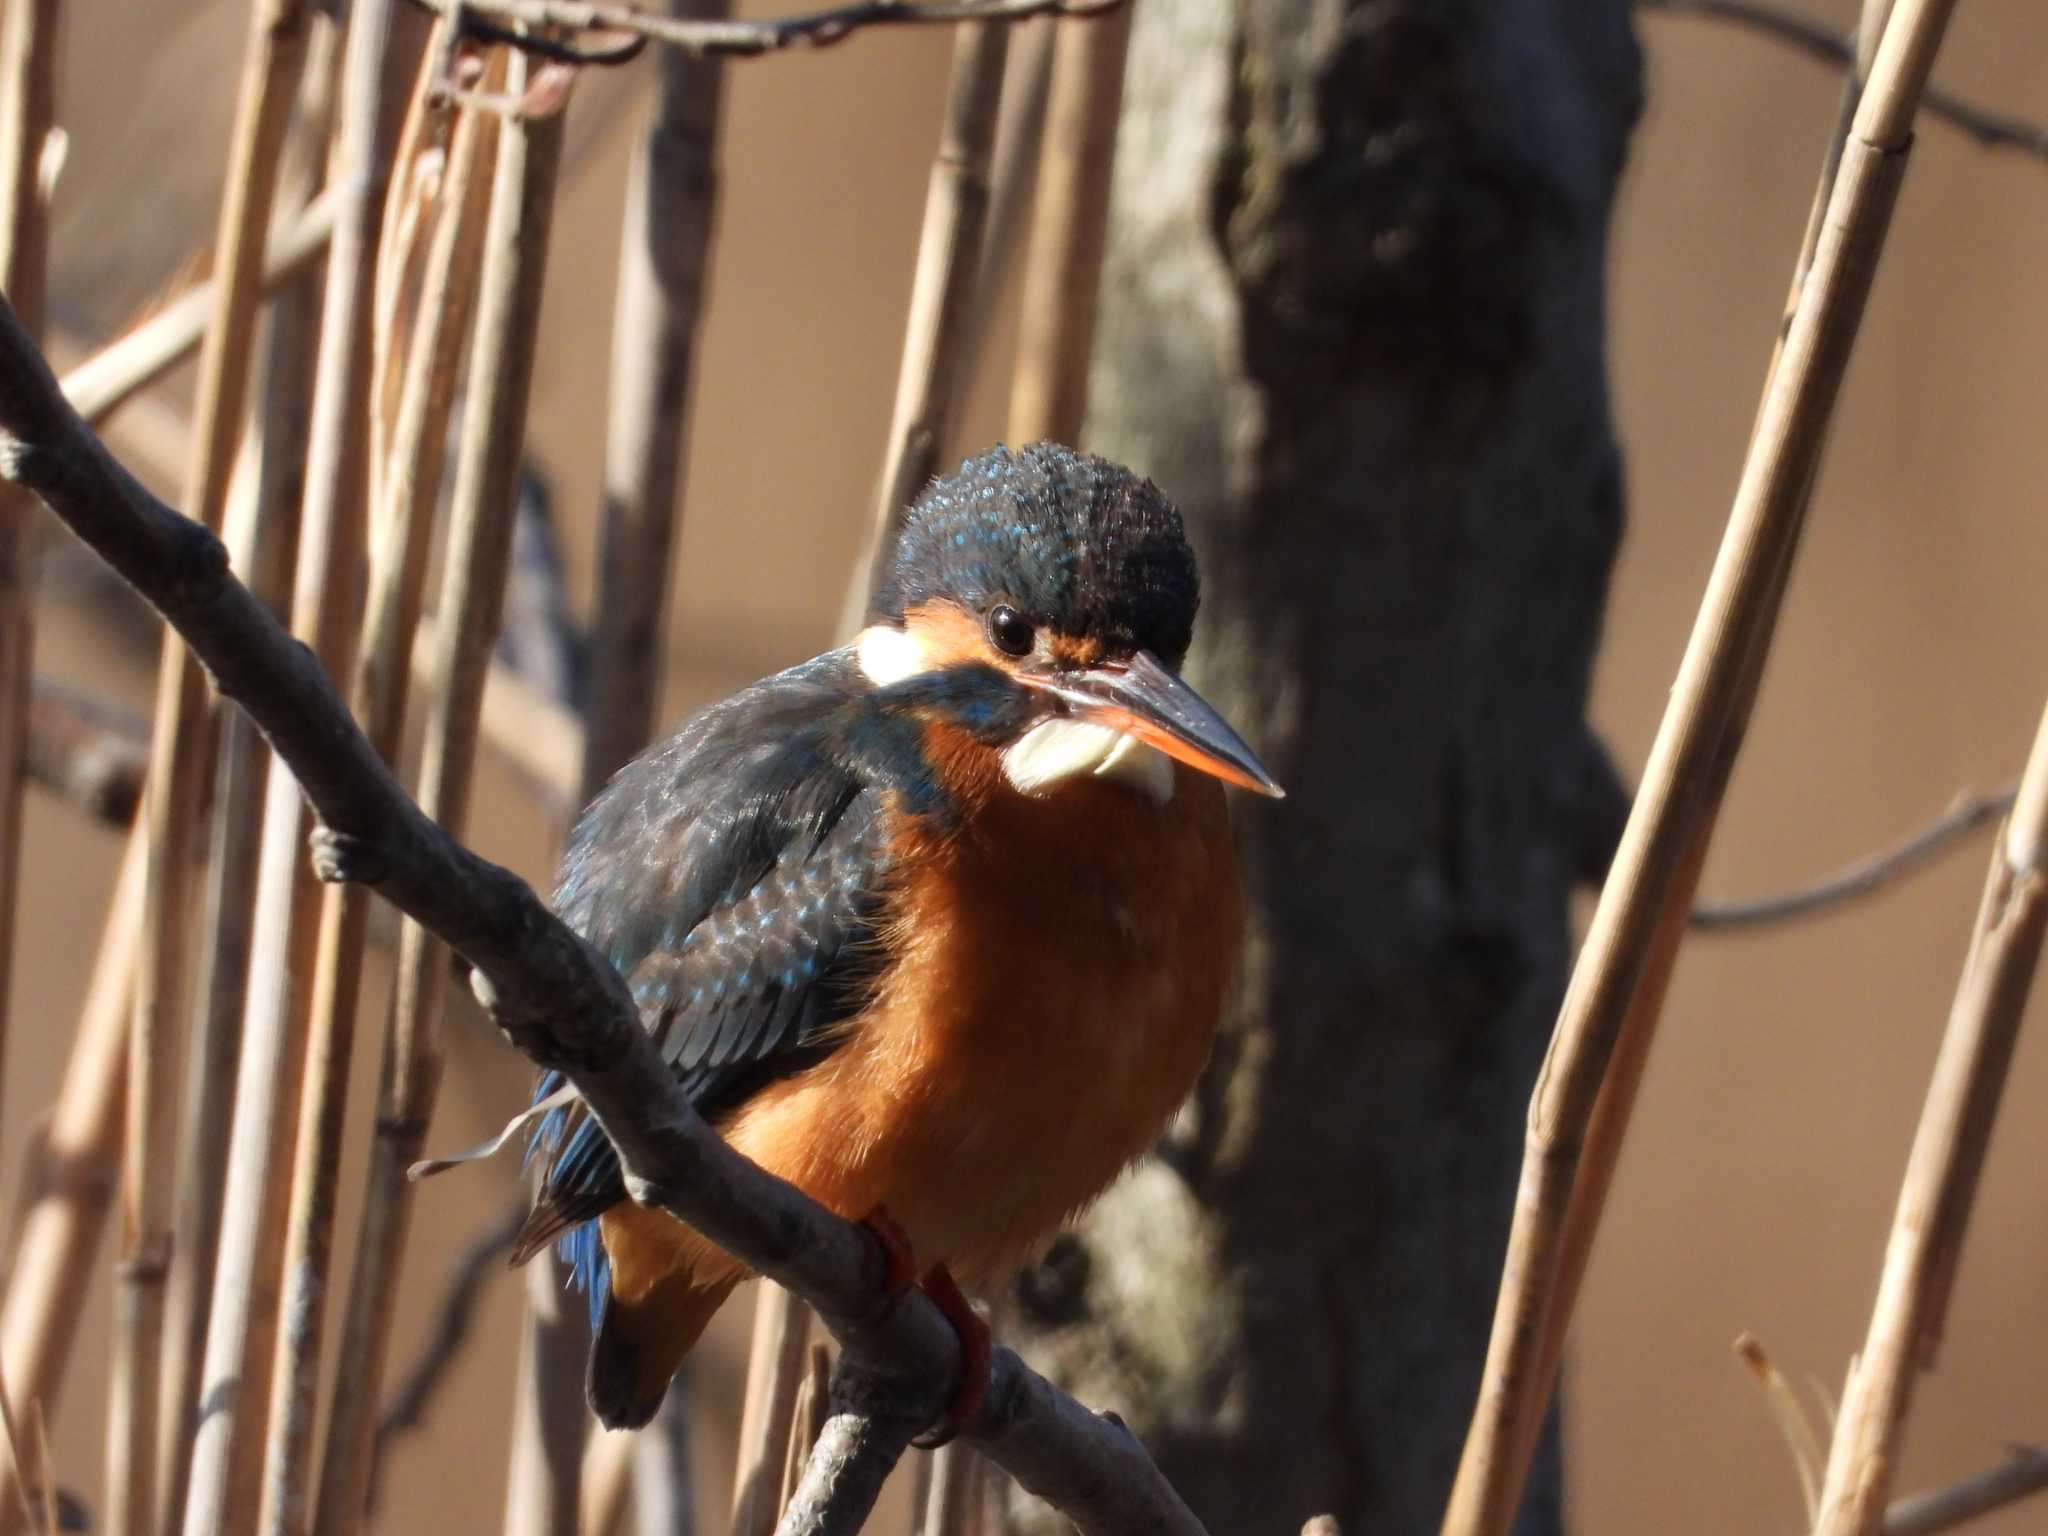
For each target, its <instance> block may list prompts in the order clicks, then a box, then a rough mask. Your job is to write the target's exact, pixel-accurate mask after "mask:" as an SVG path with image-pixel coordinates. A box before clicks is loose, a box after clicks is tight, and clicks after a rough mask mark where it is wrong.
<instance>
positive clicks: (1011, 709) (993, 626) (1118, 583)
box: [856, 443, 1281, 800]
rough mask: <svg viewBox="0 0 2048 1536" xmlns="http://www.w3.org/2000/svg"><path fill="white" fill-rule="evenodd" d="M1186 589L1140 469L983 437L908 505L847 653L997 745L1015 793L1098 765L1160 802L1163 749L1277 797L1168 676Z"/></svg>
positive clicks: (1186, 631) (1041, 789) (1190, 562)
mask: <svg viewBox="0 0 2048 1536" xmlns="http://www.w3.org/2000/svg"><path fill="white" fill-rule="evenodd" d="M1198 597H1199V593H1198V586H1197V581H1196V577H1195V556H1194V551H1193V550H1192V549H1191V548H1189V546H1188V541H1187V534H1186V532H1185V530H1184V529H1183V528H1182V526H1181V518H1180V513H1179V512H1178V511H1177V510H1175V508H1174V506H1173V503H1172V502H1170V501H1168V500H1167V499H1166V497H1165V496H1163V495H1162V494H1161V493H1160V491H1159V488H1158V487H1157V486H1155V485H1153V484H1152V482H1151V481H1150V480H1145V479H1141V478H1139V477H1138V476H1136V475H1134V474H1132V473H1131V472H1130V471H1129V470H1127V469H1125V468H1124V467H1123V466H1121V465H1119V464H1113V463H1111V462H1110V461H1109V460H1107V459H1101V458H1096V457H1095V456H1093V455H1091V454H1085V453H1077V452H1076V451H1074V450H1073V449H1071V448H1063V447H1060V446H1059V445H1057V444H1054V443H1038V444H1034V445H1033V446H1031V447H1029V448H1025V449H1022V450H1019V451H1016V452H1012V451H1010V450H1008V449H1005V448H1000V447H998V448H995V449H993V450H991V451H990V452H988V453H985V454H982V455H981V456H980V457H979V458H974V459H969V460H968V461H967V462H966V463H965V464H963V465H961V466H960V468H959V470H958V471H957V472H956V473H954V474H953V475H951V476H948V477H947V478H946V479H943V480H940V481H938V482H937V483H935V484H934V485H933V486H932V487H931V488H930V489H929V490H927V491H926V492H925V493H924V495H923V496H922V497H920V498H919V499H918V501H917V504H916V505H915V506H913V507H912V508H911V510H910V515H909V518H908V520H907V521H906V522H905V524H904V527H903V531H902V533H901V535H900V536H899V538H898V540H897V544H896V548H895V552H894V557H893V559H892V560H891V562H890V564H889V567H888V569H887V571H885V572H884V573H883V575H882V576H881V578H880V580H879V581H878V582H877V584H876V588H875V592H874V595H873V597H872V599H871V600H870V603H869V608H868V624H867V627H866V628H865V629H863V630H862V631H861V634H860V638H859V640H858V642H857V645H856V654H857V656H858V657H859V661H860V666H861V670H862V672H863V673H864V674H865V676H866V677H867V680H868V681H869V682H870V683H871V684H873V685H874V686H876V687H877V688H890V689H901V690H908V691H910V692H913V693H914V694H915V695H916V696H917V698H918V699H919V703H920V708H922V709H924V710H926V711H929V712H931V713H934V714H937V715H939V716H940V717H941V718H943V719H946V720H948V721H949V722H950V723H952V724H955V725H957V726H958V727H959V728H961V729H962V730H965V731H967V732H969V733H970V734H972V735H974V736H975V737H976V738H977V739H978V740H980V741H982V742H984V743H985V744H986V745H988V746H991V747H994V748H996V749H999V750H1000V751H1001V753H1002V763H1003V772H1004V775H1005V776H1006V777H1007V778H1008V779H1009V781H1010V783H1011V784H1012V785H1014V786H1015V787H1016V788H1017V789H1019V790H1021V791H1023V792H1024V793H1026V794H1044V793H1048V792H1050V791H1051V790H1052V789H1054V788H1055V787H1057V786H1058V785H1060V784H1061V783H1063V782H1066V781H1068V780H1070V779H1074V778H1077V777H1083V776H1100V777H1106V778H1111V779H1116V780H1121V781H1123V782H1126V783H1130V784H1134V785H1136V786H1138V787H1140V788H1143V789H1145V790H1148V791H1149V792H1151V793H1152V794H1153V795H1154V796H1155V798H1157V799H1160V800H1165V799H1167V798H1169V797H1170V796H1171V794H1172V792H1173V772H1172V765H1171V764H1170V763H1169V762H1168V761H1167V759H1168V758H1177V759H1179V760H1180V761H1181V762H1184V763H1187V764H1189V765H1190V766H1192V767H1194V768H1197V769H1199V770H1201V771H1202V772H1204V773H1208V774H1212V775H1214V776H1215V777H1217V778H1219V779H1222V780H1224V781H1225V782H1227V783H1231V784H1236V785H1239V786H1240V787H1242V788H1245V789H1250V790H1254V791H1256V792H1258V793H1260V794H1264V795H1272V796H1276V797H1277V796H1278V795H1279V794H1280V793H1281V790H1280V786H1279V785H1278V784H1277V783H1275V782H1274V780H1273V776H1272V775H1271V774H1269V773H1268V772H1267V771H1266V769H1265V768H1264V766H1263V765H1261V764H1260V762H1259V760H1258V758H1257V757H1256V756H1255V755H1254V754H1253V752H1252V750H1251V748H1250V747H1248V746H1246V745H1245V744H1244V742H1243V741H1242V740H1240V739H1239V737H1238V735H1237V733H1236V732H1235V731H1233V730H1232V729H1231V728H1230V726H1229V725H1228V724H1226V723H1225V721H1224V720H1223V718H1222V717H1221V716H1220V715H1218V714H1217V713H1216V712H1215V711H1214V710H1213V709H1211V708H1210V707H1209V706H1208V705H1207V704H1205V703H1204V702H1203V701H1202V699H1201V698H1200V696H1199V695H1197V694H1196V693H1195V691H1194V690H1193V689H1192V688H1190V687H1188V685H1187V684H1186V683H1184V682H1182V681H1181V680H1180V676H1179V670H1180V664H1181V662H1182V660H1183V659H1184V658H1185V657H1186V655H1187V649H1188V642H1189V640H1190V639H1191V638H1192V636H1193V633H1194V624H1195V608H1196V604H1197V601H1198Z"/></svg>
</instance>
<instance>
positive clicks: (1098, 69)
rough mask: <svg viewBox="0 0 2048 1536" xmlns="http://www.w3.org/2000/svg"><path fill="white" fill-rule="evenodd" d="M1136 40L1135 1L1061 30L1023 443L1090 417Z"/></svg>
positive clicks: (1055, 437)
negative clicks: (1112, 191)
mask: <svg viewBox="0 0 2048 1536" xmlns="http://www.w3.org/2000/svg"><path fill="white" fill-rule="evenodd" d="M1130 41H1131V13H1130V11H1129V10H1128V9H1125V10H1121V11H1117V12H1115V13H1113V14H1112V15H1110V16H1108V17H1106V18H1105V19H1104V20H1103V21H1102V23H1101V24H1100V25H1097V26H1091V27H1073V26H1062V27H1060V28H1058V29H1057V31H1056V32H1055V35H1054V42H1053V62H1052V86H1051V91H1050V95H1049V97H1048V100H1047V103H1046V121H1045V147H1044V150H1043V152H1042V156H1041V159H1040V162H1039V167H1038V202H1037V208H1036V211H1035V212H1034V213H1033V215H1032V219H1031V242H1030V245H1029V246H1028V248H1027V249H1026V252H1025V257H1024V297H1023V311H1022V313H1021V315H1020V316H1019V319H1018V324H1017V364H1016V375H1015V381H1014V383H1013V384H1012V386H1011V393H1010V430H1009V437H1010V441H1011V442H1013V443H1035V442H1038V441H1040V440H1041V439H1050V440H1052V441H1054V442H1061V443H1077V442H1079V441H1080V438H1081V429H1082V425H1083V423H1084V422H1085V421H1086V419H1087V415H1088V367H1089V362H1090V360H1091V358H1092V356H1093V354H1094V349H1095V315H1096V309H1097V305H1098V302H1099V300H1100V297H1101V289H1102V254H1103V251H1104V249H1105V247H1106V243H1107V239H1108V232H1109V185H1110V172H1111V171H1112V169H1113V168H1114V164H1115V159H1116V130H1117V117H1118V111H1119V108H1120V107H1121V105H1122V103H1123V91H1124V64H1125V60H1126V58H1127V56H1128V55H1129V52H1130Z"/></svg>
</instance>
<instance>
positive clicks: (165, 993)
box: [107, 0, 310, 1536]
mask: <svg viewBox="0 0 2048 1536" xmlns="http://www.w3.org/2000/svg"><path fill="white" fill-rule="evenodd" d="M309 26H310V22H309V20H308V17H307V15H306V13H305V11H304V10H303V9H302V7H301V6H300V5H298V4H296V3H294V0H263V3H262V4H260V5H259V7H258V8H257V11H256V13H255V15H254V17H253V19H252V24H251V28H250V38H249V44H248V50H247V54H246V57H245V60H244V64H243V75H242V87H241V95H240V99H239V102H238V105H237V109H236V123H235V129H234V134H233V138H232V140H231V143H230V149H229V161H228V170H227V181H226V191H225V195H224V197H223V199H222V205H221V220H220V233H219V236H218V238H217V240H216V242H215V250H216V256H215V260H216V265H217V270H218V273H219V277H218V280H217V281H216V282H215V283H214V285H213V288H214V308H213V315H212V318H211V320H210V322H209V324H208V328H207V334H206V339H205V342H204V344H203V345H202V347H201V351H200V360H199V382H198V391H197V398H196V402H195V406H194V413H193V432H192V458H191V461H190V463H189V465H188V468H187V474H186V482H185V499H186V504H187V505H188V506H189V507H190V508H191V509H192V516H193V517H194V518H195V519H196V520H198V521H200V522H203V523H204V524H206V526H207V527H209V528H214V529H218V528H219V527H220V524H221V517H222V513H223V511H224V509H225V507H226V503H227V493H228V483H229V478H230V475H231V472H232V470H233V466H234V459H235V440H236V437H237V435H238V434H239V433H240V431H241V427H242V419H243V408H244V405H245V403H246V400H247V395H248V385H249V376H250V344H251V341H252V340H253V337H254V334H255V324H256V309H257V305H258V303H259V301H260V299H261V297H262V294H261V286H260V279H261V275H262V262H263V246H264V239H265V234H266V231H267V230H268V228H269V223H270V210H271V205H272V202H273V200H274V197H275V193H276V185H277V168H278V163H279V160H280V158H281V155H282V152H283V148H284V135H285V128H286V125H287V123H288V121H289V116H290V112H291V106H292V102H293V99H294V97H295V95H296V93H297V88H298V78H299V73H300V70H301V69H302V68H303V66H304V61H305V49H306V36H307V32H308V29H309ZM210 724H211V721H210V717H209V701H208V696H207V687H206V679H205V676H204V674H203V673H202V672H201V670H200V668H199V665H198V663H197V661H196V660H195V659H194V658H193V657H192V656H191V655H190V654H189V653H188V652H187V651H186V649H185V647H184V645H183V644H182V643H181V642H180V641H179V640H178V639H177V637H176V636H174V635H167V636H165V639H164V644H163V652H162V656H161V659H160V661H159V668H158V679H157V704H156V719H155V724H154V726H153V728H152V732H151V737H150V769H149V778H148V781H147V786H146V789H145V793H144V803H143V813H142V822H141V828H142V833H143V835H144V836H145V837H146V839H147V846H148V849H149V854H148V858H149V881H148V886H147V894H146V895H145V898H144V907H143V919H142V925H141V929H140V932H139V941H140V949H139V952H138V955H137V958H136V982H135V1000H134V1022H133V1025H132V1027H131V1032H130V1038H129V1044H128V1057H129V1065H128V1112H127V1125H126V1128H125V1133H124V1134H125V1146H126V1166H125V1172H124V1179H123V1191H124V1193H123V1205H122V1252H121V1264H120V1268H119V1270H118V1271H117V1274H118V1277H119V1286H118V1290H117V1294H116V1302H115V1364H114V1389H113V1393H112V1397H111V1399H110V1405H109V1412H108V1454H107V1526H108V1529H109V1530H110V1531H113V1532H115V1533H116V1536H155V1530H156V1524H157V1508H156V1493H157V1488H156V1478H157V1463H158V1446H159V1440H160V1435H161V1430H160V1418H161V1394H162V1374H161V1372H162V1361H163V1338H164V1303H165V1282H166V1278H167V1274H168V1270H169V1265H170V1249H171V1219H172V1214H173V1209H174V1203H175V1190H176V1183H175V1151H176V1115H175V1104H176V1101H177V1088H178V1070H179V1062H180V1052H179V1045H180V1034H181V1025H182V1022H183V1021H182V1012H183V1009H184V1007H185V1003H186V998H185V991H186V987H187V984H188V980H189V977H188V974H187V967H188V959H189V956H190V953H191V951H192V948H193V946H192V942H191V932H192V927H193V923H192V913H191V898H192V879H193V871H194V865H195V863H196V859H197V853H198V847H197V841H196V839H195V837H194V836H193V830H192V829H193V827H194V826H195V824H196V823H197V822H198V819H199V817H198V809H199V803H200V799H201V796H202V793H203V789H204V782H205V777H206V773H207V770H208V767H209V764H210V756H211V754H210V751H209V746H210V741H209V737H210V732H209V729H208V728H209V726H210Z"/></svg>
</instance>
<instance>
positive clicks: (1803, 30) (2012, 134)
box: [1636, 0, 2048, 160]
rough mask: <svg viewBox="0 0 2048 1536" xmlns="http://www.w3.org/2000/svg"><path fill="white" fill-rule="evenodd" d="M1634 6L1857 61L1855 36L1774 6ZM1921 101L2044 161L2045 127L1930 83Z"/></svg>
mask: <svg viewBox="0 0 2048 1536" xmlns="http://www.w3.org/2000/svg"><path fill="white" fill-rule="evenodd" d="M1636 4H1637V6H1638V7H1639V8H1640V9H1643V10H1646V11H1664V12H1667V13H1668V14H1670V15H1674V16H1698V17H1701V18H1703V19H1706V20H1710V21H1726V22H1732V23H1734V24H1735V25H1737V26H1741V27H1748V28H1750V29H1751V30H1752V31H1755V32H1760V33H1762V34H1763V35H1764V36H1765V37H1768V38H1771V39H1773V40H1774V41H1776V42H1780V43H1784V44H1787V45H1788V46H1790V47H1793V48H1796V49H1798V50H1799V51H1800V52H1801V53H1804V54H1807V55H1808V56H1809V57H1812V58H1816V59H1821V60H1824V61H1826V62H1827V63H1830V64H1840V65H1851V64H1854V63H1855V62H1856V37H1855V34H1853V33H1850V34H1847V35H1845V34H1843V33H1840V32H1836V31H1834V30H1833V29H1832V28H1829V27H1825V26H1822V25H1821V24H1820V23H1819V22H1816V21H1808V20H1807V19H1806V18H1805V17H1803V16H1798V15H1795V14H1793V13H1792V12H1790V11H1784V10H1780V9H1778V8H1777V7H1776V6H1769V5H1757V4H1754V3H1752V0H1636ZM1920 105H1921V108H1922V110H1924V111H1925V112H1926V113H1927V114H1928V115H1929V116H1930V117H1938V118H1940V119H1941V120H1942V121H1943V122H1945V123H1948V124H1950V125H1952V126H1954V127H1956V128H1959V129H1961V130H1962V131H1963V132H1964V133H1966V134H1968V135H1969V136H1970V137H1971V138H1972V139H1975V140H1976V141H1977V142H1978V143H1979V144H1981V145H1982V146H1983V147H1984V148H1986V149H2012V150H2018V151H2019V152H2020V153H2021V154H2026V155H2032V156H2034V157H2036V158H2037V159H2043V160H2048V125H2044V124H2041V123H2033V122H2028V121H2027V120H2026V119H2024V118H2020V117H2013V116H2009V115H2007V114H2005V113H2003V112H1994V111H1992V110H1991V109H1990V108H1988V107H1982V106H1979V105H1977V104H1976V103H1975V102H1972V101H1969V100H1967V99H1965V98H1964V97H1962V96H1959V95H1957V94H1956V93H1955V92H1953V91H1947V90H1943V89H1942V88H1941V87H1940V86H1938V85H1933V84H1930V85H1929V86H1928V87H1927V93H1926V95H1925V96H1924V97H1922V98H1921V103H1920Z"/></svg>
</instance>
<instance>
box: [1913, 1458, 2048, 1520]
mask: <svg viewBox="0 0 2048 1536" xmlns="http://www.w3.org/2000/svg"><path fill="white" fill-rule="evenodd" d="M2043 1492H2048V1449H2044V1448H2042V1447H2040V1446H2029V1445H2023V1446H2015V1447H2014V1448H2013V1452H2012V1454H2011V1455H2010V1456H2008V1457H2007V1458H2006V1459H2005V1460H2004V1461H2002V1462H2000V1463H1999V1464H1998V1465H1997V1466H1995V1467H1992V1468H1990V1469H1988V1470H1986V1471H1983V1472H1979V1473H1977V1474H1975V1475H1974V1476H1972V1477H1966V1478H1964V1479H1963V1480H1962V1481H1961V1482H1957V1483H1951V1484H1949V1485H1948V1486H1947V1487H1946V1488H1936V1489H1933V1490H1931V1491H1929V1492H1927V1493H1916V1494H1913V1495H1912V1496H1911V1497H1909V1498H1904V1499H1900V1500H1898V1501H1897V1502H1896V1503H1894V1504H1893V1505H1892V1507H1891V1508H1890V1509H1888V1510H1886V1511H1885V1515H1884V1536H1935V1533H1936V1532H1938V1531H1952V1530H1954V1529H1955V1528H1956V1527H1957V1526H1959V1525H1963V1524H1965V1523H1967V1522H1968V1521H1971V1520H1974V1519H1976V1518H1977V1517H1978V1516H1979V1515H1988V1514H1990V1513H1991V1512H1992V1511H1993V1510H1995V1509H2003V1508H2005V1506H2006V1505H2008V1504H2017V1503H2018V1502H2019V1501H2020V1500H2021V1499H2026V1498H2031V1497H2032V1496H2033V1495H2035V1494H2037V1493H2043Z"/></svg>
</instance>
